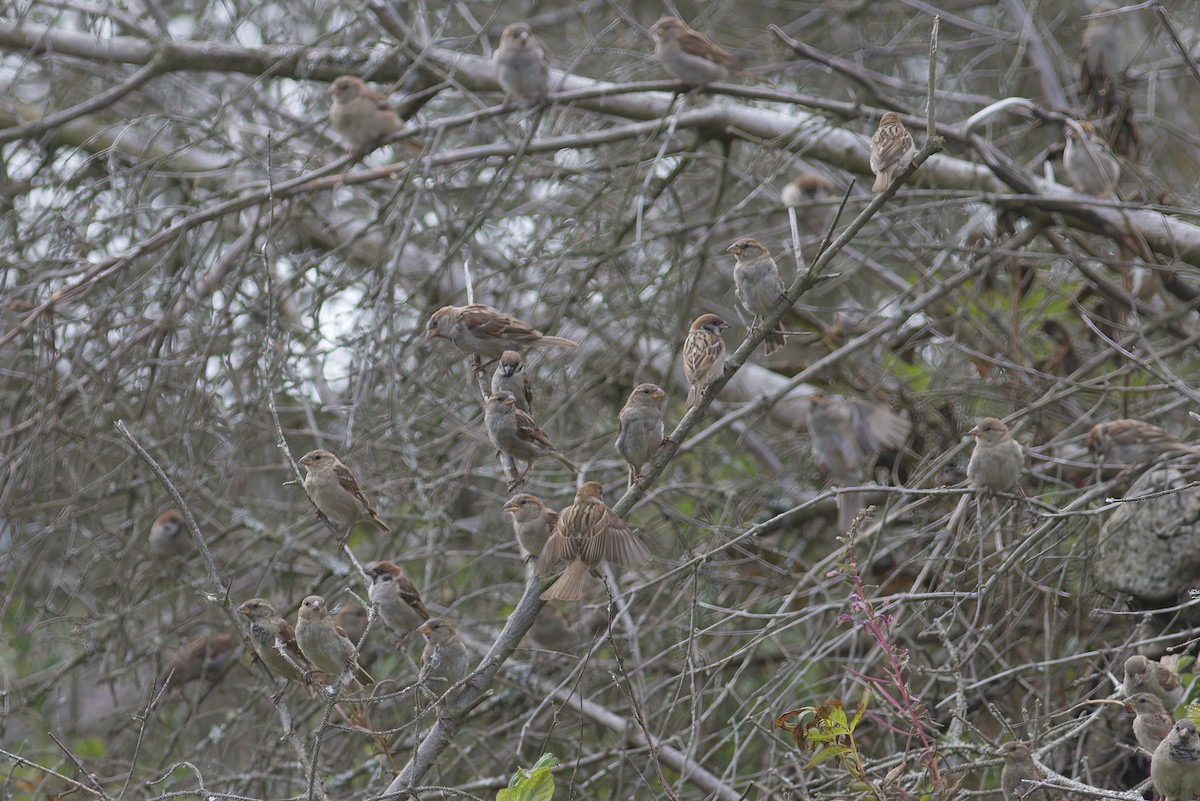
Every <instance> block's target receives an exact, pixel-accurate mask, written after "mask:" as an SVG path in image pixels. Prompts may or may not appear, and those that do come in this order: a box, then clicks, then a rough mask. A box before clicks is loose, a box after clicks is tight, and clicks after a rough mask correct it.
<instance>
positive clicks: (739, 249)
mask: <svg viewBox="0 0 1200 801" xmlns="http://www.w3.org/2000/svg"><path fill="white" fill-rule="evenodd" d="M725 252H726V253H732V254H733V255H735V256H736V255H737V254H739V253H741V252H742V246H741V245H739V244H737V243H736V242H735V243H733V244H732V245H730V246H729V247H727V248H725Z"/></svg>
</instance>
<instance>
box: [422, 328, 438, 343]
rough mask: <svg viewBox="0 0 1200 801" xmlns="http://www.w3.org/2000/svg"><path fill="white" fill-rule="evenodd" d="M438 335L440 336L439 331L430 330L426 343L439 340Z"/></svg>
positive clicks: (426, 334) (427, 332)
mask: <svg viewBox="0 0 1200 801" xmlns="http://www.w3.org/2000/svg"><path fill="white" fill-rule="evenodd" d="M437 335H438V331H437V329H436V328H430V329H429V330H428V331H426V332H425V341H426V342H428V341H429V340H431V339H437Z"/></svg>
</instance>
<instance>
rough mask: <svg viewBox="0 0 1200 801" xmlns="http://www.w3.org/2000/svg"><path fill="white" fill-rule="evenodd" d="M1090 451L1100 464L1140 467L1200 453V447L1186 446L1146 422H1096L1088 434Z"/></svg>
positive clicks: (1163, 430)
mask: <svg viewBox="0 0 1200 801" xmlns="http://www.w3.org/2000/svg"><path fill="white" fill-rule="evenodd" d="M1087 446H1088V450H1089V451H1091V452H1092V453H1093V454H1094V455H1095V457H1096V459H1097V461H1102V462H1104V463H1105V464H1111V465H1138V464H1146V463H1148V462H1153V461H1154V460H1155V459H1158V458H1159V457H1160V456H1165V455H1167V454H1172V453H1188V454H1200V446H1196V445H1184V444H1183V443H1182V442H1180V441H1179V440H1177V439H1175V437H1174V436H1172V435H1171V434H1169V433H1168V432H1167V431H1166V430H1165V429H1162V428H1159V427H1158V426H1156V425H1154V424H1153V423H1146V422H1143V421H1142V420H1113V421H1111V422H1108V423H1096V425H1094V426H1092V430H1091V431H1089V432H1088V438H1087Z"/></svg>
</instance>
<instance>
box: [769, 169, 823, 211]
mask: <svg viewBox="0 0 1200 801" xmlns="http://www.w3.org/2000/svg"><path fill="white" fill-rule="evenodd" d="M831 194H833V181H831V180H829V179H828V178H826V177H825V176H824V175H817V174H816V173H815V172H802V173H800V174H799V175H797V176H796V177H795V178H793V179H792V180H791V181H789V182H788V185H787V186H785V187H784V188H783V191H782V192H780V193H779V199H780V200H782V201H783V205H785V206H800V205H803V204H804V203H805V202H807V201H810V200H816V199H817V198H819V197H826V196H828V195H831Z"/></svg>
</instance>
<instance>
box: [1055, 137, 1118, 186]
mask: <svg viewBox="0 0 1200 801" xmlns="http://www.w3.org/2000/svg"><path fill="white" fill-rule="evenodd" d="M1079 127H1080V128H1082V129H1083V132H1084V134H1083V136H1080V135H1079V133H1078V132H1077V131H1076V130H1075V129H1074V127H1072V126H1070V125H1068V126H1067V130H1066V137H1067V146H1066V149H1065V150H1064V151H1063V168H1064V169H1066V171H1067V176H1068V177H1070V179H1071V186H1072V188H1073V189H1074V190H1075V191H1076V192H1082V193H1083V194H1085V195H1092V196H1093V197H1115V196H1116V189H1117V181H1118V180H1120V178H1121V163H1120V162H1119V161H1117V157H1116V156H1114V155H1113V154H1112V151H1111V150H1109V148H1108V143H1106V142H1105V141H1104V140H1103V139H1101V138H1100V137H1099V136H1097V135H1096V128H1095V126H1093V125H1092V124H1091V123H1090V122H1081V123H1079Z"/></svg>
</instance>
